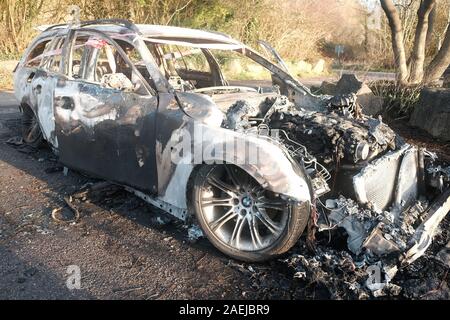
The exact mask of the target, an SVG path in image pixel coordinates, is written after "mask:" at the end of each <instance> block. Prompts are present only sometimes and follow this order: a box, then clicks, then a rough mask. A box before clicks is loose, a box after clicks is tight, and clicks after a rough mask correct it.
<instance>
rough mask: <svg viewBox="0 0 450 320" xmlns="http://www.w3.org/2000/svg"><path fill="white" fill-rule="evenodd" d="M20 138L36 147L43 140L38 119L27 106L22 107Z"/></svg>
mask: <svg viewBox="0 0 450 320" xmlns="http://www.w3.org/2000/svg"><path fill="white" fill-rule="evenodd" d="M22 139H23V141H24V142H25V143H26V144H28V145H31V146H33V147H36V148H37V147H39V146H40V145H41V144H42V142H43V141H44V138H43V136H42V131H41V128H40V127H39V121H38V119H37V118H36V115H35V114H34V112H33V110H31V108H30V107H28V106H23V107H22Z"/></svg>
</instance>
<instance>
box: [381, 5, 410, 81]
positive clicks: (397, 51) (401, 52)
mask: <svg viewBox="0 0 450 320" xmlns="http://www.w3.org/2000/svg"><path fill="white" fill-rule="evenodd" d="M380 2H381V7H382V8H383V10H384V12H385V13H386V17H387V18H388V21H389V27H390V29H391V33H392V49H393V51H394V58H395V66H396V69H397V81H398V82H399V83H400V84H407V80H408V67H407V65H406V53H405V45H404V43H403V28H402V22H401V20H400V16H399V14H398V11H397V8H396V7H395V5H394V3H393V2H392V0H380Z"/></svg>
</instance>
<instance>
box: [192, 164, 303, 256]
mask: <svg viewBox="0 0 450 320" xmlns="http://www.w3.org/2000/svg"><path fill="white" fill-rule="evenodd" d="M191 201H192V207H193V209H194V213H195V216H196V218H197V221H198V223H199V224H200V226H201V228H202V229H203V231H204V233H205V235H206V236H207V237H208V239H209V240H210V241H211V243H212V244H213V245H214V246H215V247H216V248H217V249H219V250H220V251H222V252H223V253H225V254H226V255H228V256H230V257H233V258H235V259H238V260H242V261H247V262H259V261H264V260H268V259H271V258H274V257H275V256H277V255H280V254H282V253H285V252H286V251H288V250H289V249H290V248H291V247H292V246H293V245H294V244H295V243H296V242H297V240H298V238H299V237H300V236H301V234H302V232H303V230H304V229H305V227H306V225H307V222H308V219H309V216H310V204H309V203H303V204H292V203H289V202H288V201H286V200H284V199H282V198H281V197H279V196H277V195H276V194H274V193H273V192H270V191H267V190H264V189H263V188H262V187H261V185H260V184H259V183H258V182H257V181H255V180H254V179H253V178H252V177H251V176H250V175H249V174H248V173H246V172H245V171H244V170H242V169H240V168H239V167H236V166H233V165H205V166H202V167H201V168H200V169H199V170H198V171H197V172H196V175H195V176H194V178H193V181H192V184H191Z"/></svg>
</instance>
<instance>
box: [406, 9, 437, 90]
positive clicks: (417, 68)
mask: <svg viewBox="0 0 450 320" xmlns="http://www.w3.org/2000/svg"><path fill="white" fill-rule="evenodd" d="M435 4H436V0H422V1H421V3H420V7H419V10H418V11H417V18H418V19H417V27H416V35H415V37H414V47H413V51H412V54H411V62H410V68H409V69H410V78H409V83H410V84H418V83H420V82H421V81H422V79H423V66H424V62H425V49H426V41H427V34H428V21H429V16H430V13H431V11H432V10H433V7H434V5H435Z"/></svg>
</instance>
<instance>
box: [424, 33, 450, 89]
mask: <svg viewBox="0 0 450 320" xmlns="http://www.w3.org/2000/svg"><path fill="white" fill-rule="evenodd" d="M449 65H450V27H449V28H447V32H446V33H445V38H444V42H443V43H442V47H441V49H440V50H439V52H438V53H437V55H436V57H434V59H433V61H431V63H430V65H429V66H428V68H427V71H426V74H425V78H424V81H423V82H424V83H425V84H433V83H435V82H437V81H439V79H440V78H441V77H442V75H443V74H444V72H445V70H446V69H447V68H448V66H449Z"/></svg>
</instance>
